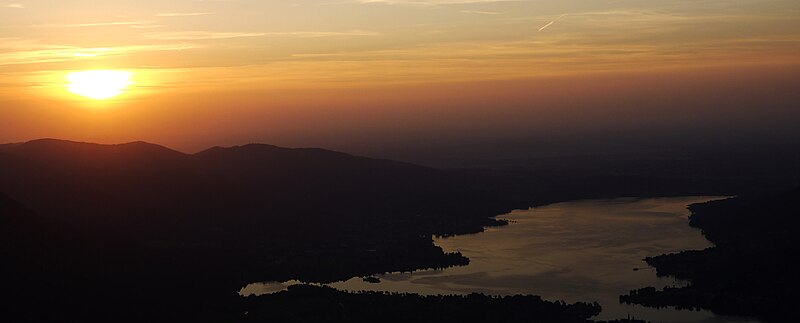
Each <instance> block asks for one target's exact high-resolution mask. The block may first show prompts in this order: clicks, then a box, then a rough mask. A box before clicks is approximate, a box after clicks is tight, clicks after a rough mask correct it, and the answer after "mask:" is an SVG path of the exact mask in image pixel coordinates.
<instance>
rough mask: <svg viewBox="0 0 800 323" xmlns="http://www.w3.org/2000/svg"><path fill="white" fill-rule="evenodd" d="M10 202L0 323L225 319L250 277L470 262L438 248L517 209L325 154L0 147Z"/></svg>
mask: <svg viewBox="0 0 800 323" xmlns="http://www.w3.org/2000/svg"><path fill="white" fill-rule="evenodd" d="M0 192H3V194H2V195H0V197H1V198H0V211H2V213H0V220H2V222H3V223H2V224H3V226H2V230H3V232H2V233H3V235H2V245H3V247H2V251H3V256H4V266H3V269H2V270H3V272H2V277H3V286H4V288H5V289H4V292H5V293H6V295H15V296H14V297H12V301H10V302H7V303H5V304H4V305H3V306H4V307H5V310H4V313H7V314H8V315H9V317H15V318H19V319H20V320H22V321H25V320H30V321H54V320H55V321H71V320H73V319H74V320H75V321H87V320H89V321H97V320H111V321H120V320H130V321H153V320H154V319H155V318H158V319H159V320H164V321H180V320H184V319H187V318H190V317H191V318H193V320H194V319H198V318H202V319H204V320H209V321H212V322H213V321H225V320H227V319H228V318H229V317H228V316H227V315H238V314H239V311H240V308H239V306H240V305H241V304H240V301H239V297H238V295H237V294H236V291H238V289H239V288H240V287H241V286H243V285H244V284H246V283H249V282H253V281H267V280H288V279H304V280H309V281H319V282H326V281H334V280H339V279H347V278H350V277H354V276H362V275H371V274H374V273H379V272H386V271H407V270H413V269H418V268H431V267H447V266H452V265H465V264H467V263H468V259H466V258H464V257H463V256H461V255H460V254H457V253H455V254H445V253H444V252H443V251H442V250H441V249H440V248H438V247H436V246H434V245H433V243H432V240H431V236H432V235H434V234H456V233H465V232H478V231H480V230H482V228H483V226H485V225H497V224H502V222H499V221H496V220H493V219H490V218H489V217H490V216H493V215H496V214H499V213H502V212H504V211H505V210H508V209H509V208H511V207H512V205H511V204H513V203H508V202H509V201H508V200H506V201H503V200H502V199H500V198H498V197H497V195H495V194H493V193H491V192H484V191H481V189H480V188H476V187H474V186H470V185H466V184H465V183H464V182H463V181H460V180H459V179H458V178H455V177H453V176H452V175H451V174H449V173H445V172H442V171H438V170H434V169H430V168H426V167H420V166H415V165H411V164H405V163H399V162H393V161H386V160H375V159H369V158H363V157H355V156H351V155H347V154H342V153H337V152H332V151H326V150H321V149H286V148H279V147H274V146H268V145H247V146H241V147H232V148H213V149H210V150H208V151H204V152H202V153H198V154H194V155H188V154H183V153H180V152H176V151H173V150H170V149H167V148H164V147H161V146H157V145H152V144H147V143H142V142H136V143H130V144H123V145H97V144H87V143H76V142H68V141H60V140H51V139H47V140H37V141H32V142H28V143H23V144H14V145H2V146H0ZM11 197H13V199H12V198H11ZM12 314H13V315H12ZM62 315H63V318H62V317H61V316H62Z"/></svg>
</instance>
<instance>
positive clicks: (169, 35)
mask: <svg viewBox="0 0 800 323" xmlns="http://www.w3.org/2000/svg"><path fill="white" fill-rule="evenodd" d="M376 35H378V33H376V32H372V31H366V30H352V31H341V32H336V31H292V32H261V33H254V32H211V31H176V32H152V33H142V34H141V36H142V37H143V38H145V39H158V40H213V39H228V38H241V37H260V36H276V37H300V38H317V37H344V36H376Z"/></svg>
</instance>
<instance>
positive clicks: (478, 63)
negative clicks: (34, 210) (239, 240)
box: [0, 0, 800, 151]
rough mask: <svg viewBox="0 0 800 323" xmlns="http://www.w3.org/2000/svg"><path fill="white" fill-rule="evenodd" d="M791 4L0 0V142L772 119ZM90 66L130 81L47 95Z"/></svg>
mask: <svg viewBox="0 0 800 323" xmlns="http://www.w3.org/2000/svg"><path fill="white" fill-rule="evenodd" d="M798 18H800V3H799V2H797V1H796V0H792V1H782V0H759V1H738V0H737V1H733V0H711V1H701V2H699V1H679V0H665V1H657V2H654V1H625V0H623V1H611V0H608V1H605V0H597V1H574V0H562V1H555V0H541V1H481V0H472V1H469V0H461V1H459V0H438V1H424V0H418V1H403V0H395V1H356V0H343V1H333V2H329V1H310V0H309V1H254V0H230V1H225V0H216V1H200V0H185V1H170V2H165V1H152V0H139V1H127V0H124V1H61V2H53V1H41V0H35V1H34V0H31V1H24V0H17V1H3V0H0V142H14V141H24V140H30V139H35V138H41V137H56V138H63V139H72V140H82V141H93V142H124V141H132V140H146V141H152V142H157V143H161V144H165V145H168V146H171V147H174V148H177V149H181V150H184V151H196V150H199V149H202V148H204V147H207V146H210V145H231V144H241V143H246V142H256V141H258V142H267V143H274V144H279V145H292V146H325V147H330V148H337V149H345V150H348V149H349V150H356V151H358V150H359V149H362V150H363V149H366V150H365V151H367V150H368V149H367V148H363V147H367V146H379V145H384V144H386V145H389V144H397V143H406V144H408V143H411V142H417V141H437V142H439V141H441V142H446V141H469V140H471V139H476V138H504V137H536V136H551V135H553V134H568V133H580V132H592V131H599V132H604V131H605V132H608V131H623V130H625V129H632V130H636V129H649V128H653V129H662V130H663V129H669V128H670V127H690V126H694V127H722V128H725V127H728V128H735V127H739V126H741V127H762V126H763V127H772V128H774V127H780V126H781V125H785V124H786V123H787V122H786V120H787V119H790V117H791V118H795V120H796V119H797V117H798V114H800V113H798V112H797V110H800V109H798V108H797V107H798V103H800V98H798V94H797V92H800V91H797V90H796V88H797V87H798V85H800V77H798V75H800V73H798V72H800V68H798V67H800V19H798ZM94 69H114V70H125V71H130V72H132V73H133V78H132V82H133V84H132V85H131V86H130V87H129V88H128V89H127V90H126V92H125V93H124V94H122V95H120V96H117V97H114V98H112V99H108V100H103V101H94V100H90V99H87V98H84V97H81V96H77V95H75V94H72V93H69V92H68V91H67V90H66V84H65V83H66V80H65V75H66V74H67V73H69V72H72V71H80V70H94ZM665 131H666V130H665ZM359 147H361V148H359Z"/></svg>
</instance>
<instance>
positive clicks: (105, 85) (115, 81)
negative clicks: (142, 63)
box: [67, 70, 132, 100]
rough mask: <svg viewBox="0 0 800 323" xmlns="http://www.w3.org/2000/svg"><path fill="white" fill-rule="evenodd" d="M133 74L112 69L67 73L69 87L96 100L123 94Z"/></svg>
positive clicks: (78, 93) (73, 91)
mask: <svg viewBox="0 0 800 323" xmlns="http://www.w3.org/2000/svg"><path fill="white" fill-rule="evenodd" d="M131 74H132V73H131V72H126V71H110V70H98V71H82V72H73V73H69V74H68V75H67V80H68V81H69V84H67V89H69V91H70V92H72V93H75V94H77V95H81V96H85V97H87V98H91V99H95V100H104V99H109V98H112V97H115V96H117V95H120V94H122V93H123V91H124V90H125V88H127V87H128V85H130V84H131V81H130V78H131Z"/></svg>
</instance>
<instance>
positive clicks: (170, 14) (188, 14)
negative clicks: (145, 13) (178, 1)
mask: <svg viewBox="0 0 800 323" xmlns="http://www.w3.org/2000/svg"><path fill="white" fill-rule="evenodd" d="M213 14H214V13H213V12H163V13H157V14H156V17H192V16H207V15H213Z"/></svg>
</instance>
